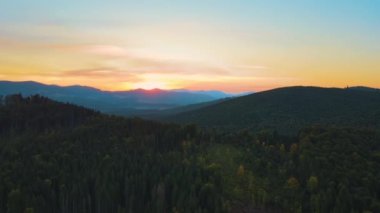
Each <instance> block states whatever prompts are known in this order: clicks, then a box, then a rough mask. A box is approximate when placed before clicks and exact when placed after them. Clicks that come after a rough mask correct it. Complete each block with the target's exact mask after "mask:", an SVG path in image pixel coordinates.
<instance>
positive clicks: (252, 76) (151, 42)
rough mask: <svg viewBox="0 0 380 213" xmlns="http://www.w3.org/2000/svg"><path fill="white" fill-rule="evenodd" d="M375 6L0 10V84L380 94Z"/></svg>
mask: <svg viewBox="0 0 380 213" xmlns="http://www.w3.org/2000/svg"><path fill="white" fill-rule="evenodd" d="M379 11H380V1H379V0H334V1H331V0H292V1H284V0H230V1H226V0H191V1H190V0H150V1H147V0H139V1H129V0H107V1H105V0H65V1H52V0H0V80H11V81H29V80H33V81H38V82H42V83H46V84H58V85H86V86H92V87H97V88H100V89H103V90H112V91H115V90H130V89H136V88H145V89H152V88H161V89H179V88H185V89H194V90H223V91H226V92H236V93H237V92H244V91H262V90H267V89H271V88H276V87H284V86H292V85H311V86H323V87H346V86H355V85H363V86H370V87H380V12H379Z"/></svg>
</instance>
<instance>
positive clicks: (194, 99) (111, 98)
mask: <svg viewBox="0 0 380 213" xmlns="http://www.w3.org/2000/svg"><path fill="white" fill-rule="evenodd" d="M16 93H20V94H22V95H24V96H29V95H35V94H39V95H42V96H45V97H48V98H51V99H53V100H56V101H61V102H68V103H73V104H77V105H80V106H84V107H88V108H91V109H96V110H100V111H102V112H106V113H111V114H121V115H135V113H137V114H138V113H139V112H140V111H144V110H163V109H169V108H174V107H179V106H184V105H188V104H197V103H202V102H208V101H214V100H217V99H221V98H226V97H230V96H231V95H230V94H226V93H224V92H220V91H191V90H161V89H152V90H144V89H136V90H130V91H115V92H111V91H102V90H99V89H96V88H91V87H85V86H67V87H61V86H57V85H45V84H41V83H38V82H33V81H26V82H11V81H0V95H3V96H4V95H10V94H16Z"/></svg>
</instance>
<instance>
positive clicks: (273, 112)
mask: <svg viewBox="0 0 380 213" xmlns="http://www.w3.org/2000/svg"><path fill="white" fill-rule="evenodd" d="M167 120H170V121H176V122H182V123H195V124H198V125H201V126H204V127H212V128H219V129H223V130H227V131H232V132H233V131H236V130H242V129H244V130H246V129H249V130H251V131H254V132H259V131H261V130H268V129H269V130H276V131H277V132H279V133H281V134H297V132H298V131H300V130H302V129H303V128H305V127H307V126H310V125H321V126H341V127H342V126H345V127H360V128H362V127H367V128H369V127H370V128H377V129H380V93H379V92H373V91H371V90H357V89H337V88H318V87H286V88H279V89H274V90H270V91H265V92H259V93H254V94H251V95H248V96H243V97H238V98H234V99H231V100H226V101H223V102H220V103H215V104H213V105H209V106H205V107H202V108H200V109H194V110H192V111H185V112H181V113H179V114H176V115H174V116H169V117H168V118H167Z"/></svg>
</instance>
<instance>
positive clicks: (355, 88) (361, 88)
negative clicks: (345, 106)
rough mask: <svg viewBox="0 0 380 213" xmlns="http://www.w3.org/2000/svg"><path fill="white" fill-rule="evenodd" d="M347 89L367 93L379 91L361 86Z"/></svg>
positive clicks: (378, 90) (379, 90)
mask: <svg viewBox="0 0 380 213" xmlns="http://www.w3.org/2000/svg"><path fill="white" fill-rule="evenodd" d="M347 89H349V90H359V91H367V92H380V89H377V88H371V87H363V86H356V87H348V88H347Z"/></svg>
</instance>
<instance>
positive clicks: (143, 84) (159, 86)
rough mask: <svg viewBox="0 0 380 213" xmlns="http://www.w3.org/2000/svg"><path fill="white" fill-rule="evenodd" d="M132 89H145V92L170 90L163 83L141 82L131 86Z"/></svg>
mask: <svg viewBox="0 0 380 213" xmlns="http://www.w3.org/2000/svg"><path fill="white" fill-rule="evenodd" d="M132 87H133V88H134V89H146V90H151V89H170V88H168V86H167V84H166V83H164V82H159V81H143V82H138V83H135V84H133V85H132Z"/></svg>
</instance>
